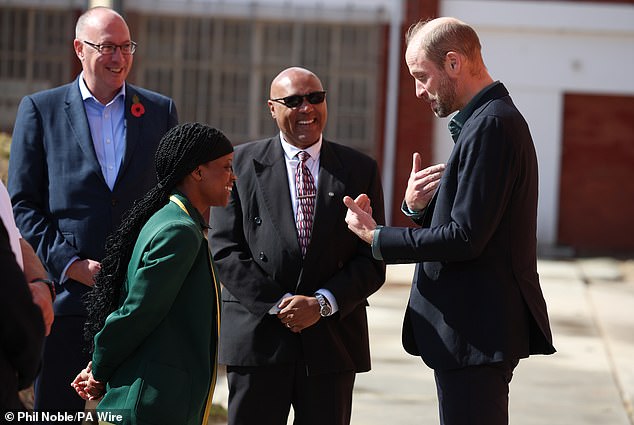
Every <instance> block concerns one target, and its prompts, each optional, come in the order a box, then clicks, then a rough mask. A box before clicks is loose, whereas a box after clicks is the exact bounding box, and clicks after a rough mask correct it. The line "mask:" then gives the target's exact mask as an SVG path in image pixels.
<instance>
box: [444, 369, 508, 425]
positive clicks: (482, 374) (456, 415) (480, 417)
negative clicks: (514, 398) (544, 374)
mask: <svg viewBox="0 0 634 425" xmlns="http://www.w3.org/2000/svg"><path fill="white" fill-rule="evenodd" d="M518 362H519V361H518V360H510V361H504V362H499V363H491V364H486V365H477V366H468V367H464V368H460V369H452V370H443V371H440V370H435V371H434V376H435V378H436V391H437V393H438V405H439V410H440V424H441V425H508V420H509V419H508V418H509V414H508V411H509V407H508V406H509V384H510V383H511V379H512V378H513V370H514V369H515V367H516V366H517V364H518Z"/></svg>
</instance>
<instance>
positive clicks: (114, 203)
mask: <svg viewBox="0 0 634 425" xmlns="http://www.w3.org/2000/svg"><path fill="white" fill-rule="evenodd" d="M110 203H111V204H112V206H113V207H116V206H117V204H118V203H119V202H118V201H117V200H116V199H115V198H112V199H111V200H110Z"/></svg>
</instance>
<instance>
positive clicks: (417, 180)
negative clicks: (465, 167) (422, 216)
mask: <svg viewBox="0 0 634 425" xmlns="http://www.w3.org/2000/svg"><path fill="white" fill-rule="evenodd" d="M422 163H423V160H422V157H421V155H420V154H419V153H418V152H414V154H413V155H412V171H411V172H410V174H409V179H408V180H407V189H406V190H405V203H406V204H407V208H409V209H410V210H412V211H420V210H423V209H425V207H427V204H429V201H430V200H431V198H432V197H433V196H434V192H435V191H436V189H437V188H438V185H439V184H440V178H441V177H442V174H443V172H444V171H445V164H436V165H431V166H429V167H427V168H425V169H422Z"/></svg>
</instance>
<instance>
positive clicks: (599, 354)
mask: <svg viewBox="0 0 634 425" xmlns="http://www.w3.org/2000/svg"><path fill="white" fill-rule="evenodd" d="M538 271H539V274H540V279H541V284H542V290H543V292H544V296H545V298H546V302H547V304H548V310H549V315H550V320H551V326H552V330H553V337H554V343H555V347H556V348H557V350H558V351H557V353H556V354H554V355H552V356H535V357H531V358H529V359H525V360H522V361H521V362H520V365H519V366H518V367H517V369H516V370H515V376H514V378H513V382H512V383H511V393H510V423H511V424H512V425H599V424H601V425H634V410H633V406H634V261H632V260H630V261H616V260H613V259H609V258H598V259H571V260H563V261H562V260H557V261H554V260H547V259H540V260H539V263H538ZM412 275H413V266H410V265H398V266H389V267H388V279H387V282H386V284H385V286H384V287H383V288H382V289H381V290H380V291H379V292H377V293H376V294H374V295H373V296H372V297H371V298H370V300H369V301H370V307H369V308H368V316H369V319H368V320H369V326H370V339H371V345H372V347H371V348H372V362H373V364H372V371H371V372H369V373H364V374H359V375H358V376H357V381H356V386H355V393H354V402H353V413H352V424H354V425H386V424H392V425H421V424H425V425H427V424H437V423H438V409H437V401H436V390H435V384H434V377H433V373H432V371H431V370H429V369H428V368H427V367H426V366H425V365H424V364H423V363H422V361H421V360H420V358H417V357H413V356H410V355H409V354H407V353H405V351H404V350H403V349H402V347H401V324H402V319H403V311H404V309H405V306H406V304H407V298H408V294H409V287H410V282H411V278H412ZM226 397H227V390H226V382H225V379H224V377H223V376H221V377H220V379H219V385H218V387H217V391H216V395H215V402H216V403H219V404H223V405H226ZM290 423H292V421H290V420H289V424H290Z"/></svg>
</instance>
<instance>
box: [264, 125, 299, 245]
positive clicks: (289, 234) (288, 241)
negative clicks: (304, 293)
mask: <svg viewBox="0 0 634 425" xmlns="http://www.w3.org/2000/svg"><path fill="white" fill-rule="evenodd" d="M264 143H267V144H268V146H267V148H266V150H265V152H264V155H263V156H262V158H261V159H257V158H254V159H253V166H254V167H255V175H256V179H257V184H258V187H259V189H260V192H261V193H262V198H263V199H264V203H265V205H266V209H267V211H268V213H269V216H270V217H271V220H272V222H273V225H274V226H275V227H276V228H277V229H278V233H279V235H280V238H281V239H282V242H283V244H284V245H285V246H287V247H288V248H289V251H291V252H293V253H296V254H297V255H298V256H300V257H301V253H300V250H299V242H298V241H297V229H296V228H295V218H294V217H293V206H292V205H291V197H290V192H289V190H290V189H289V187H288V174H287V172H286V161H285V160H284V151H283V150H282V145H281V143H280V138H279V136H277V137H273V138H271V139H269V140H268V141H266V142H264Z"/></svg>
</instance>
